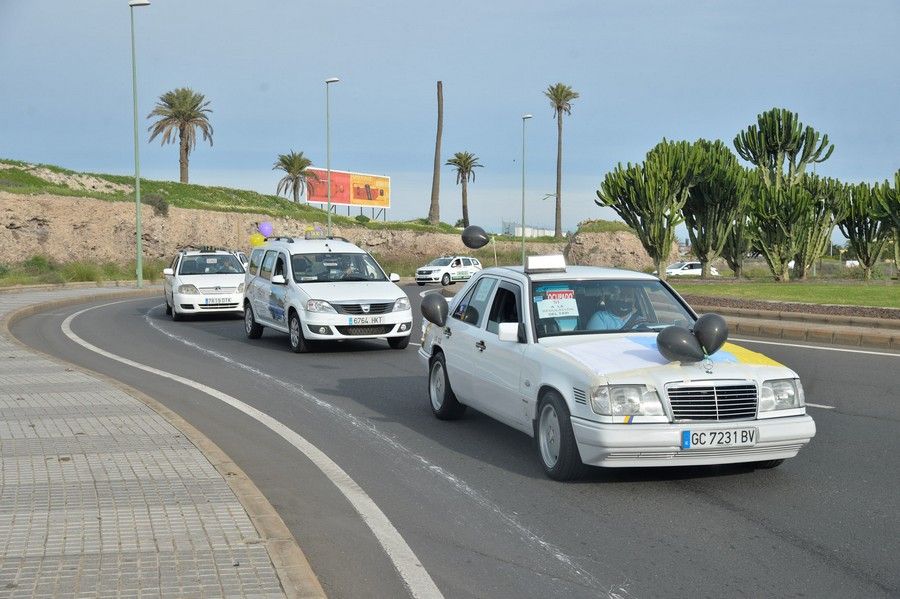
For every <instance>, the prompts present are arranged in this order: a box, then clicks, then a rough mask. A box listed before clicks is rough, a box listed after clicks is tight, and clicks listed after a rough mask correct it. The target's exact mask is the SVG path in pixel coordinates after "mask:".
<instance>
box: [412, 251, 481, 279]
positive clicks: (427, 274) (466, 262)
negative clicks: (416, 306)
mask: <svg viewBox="0 0 900 599" xmlns="http://www.w3.org/2000/svg"><path fill="white" fill-rule="evenodd" d="M480 270H481V262H479V261H478V259H477V258H470V257H468V256H442V257H440V258H435V259H434V260H432V261H431V262H429V263H428V264H426V265H425V266H422V267H420V268H418V269H417V270H416V283H418V284H419V285H424V284H425V283H440V284H441V285H444V286H445V287H446V286H447V285H452V284H453V283H456V282H459V281H468V280H469V279H470V278H471V277H472V275H474V274H475V273H477V272H478V271H480Z"/></svg>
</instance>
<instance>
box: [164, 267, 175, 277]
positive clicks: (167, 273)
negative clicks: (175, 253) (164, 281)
mask: <svg viewBox="0 0 900 599" xmlns="http://www.w3.org/2000/svg"><path fill="white" fill-rule="evenodd" d="M174 274H175V271H174V270H173V269H171V268H164V269H163V276H166V277H171V276H173V275H174Z"/></svg>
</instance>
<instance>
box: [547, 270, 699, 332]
mask: <svg viewBox="0 0 900 599" xmlns="http://www.w3.org/2000/svg"><path fill="white" fill-rule="evenodd" d="M531 296H532V309H533V318H534V322H535V327H536V329H537V336H538V338H541V337H551V336H557V335H584V334H593V333H617V332H621V331H659V330H661V329H664V328H665V327H667V326H669V325H673V324H674V325H681V326H685V327H689V326H691V325H692V324H693V322H694V319H693V318H692V317H691V315H690V314H689V313H688V311H687V310H686V309H685V308H684V307H683V306H682V305H681V303H680V302H679V301H678V299H676V298H675V296H674V295H672V293H671V292H670V291H669V290H668V289H667V288H666V287H664V286H663V284H662V283H660V282H659V281H650V280H648V281H565V280H561V281H540V282H534V283H532V284H531Z"/></svg>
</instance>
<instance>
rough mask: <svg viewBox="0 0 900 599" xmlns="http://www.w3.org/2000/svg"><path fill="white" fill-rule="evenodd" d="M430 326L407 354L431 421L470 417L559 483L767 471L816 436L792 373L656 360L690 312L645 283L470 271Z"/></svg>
mask: <svg viewBox="0 0 900 599" xmlns="http://www.w3.org/2000/svg"><path fill="white" fill-rule="evenodd" d="M427 297H429V298H434V300H435V301H431V302H429V305H434V304H436V303H439V300H438V296H437V294H429V296H427ZM426 312H427V309H426ZM431 318H433V320H431V322H428V323H426V325H425V327H424V330H423V334H422V344H421V347H420V349H419V352H418V353H419V357H420V359H421V362H422V364H423V366H424V367H425V369H426V370H427V372H428V394H429V400H430V401H429V403H430V405H431V409H432V411H433V413H434V415H435V416H436V417H437V418H439V419H442V420H449V419H453V418H458V417H459V416H461V415H462V413H463V412H464V411H465V409H466V407H472V408H474V409H476V410H478V411H479V412H482V413H484V414H487V415H488V416H491V417H492V418H494V419H496V420H499V421H501V422H503V423H505V424H507V425H509V426H511V427H513V428H515V429H517V430H520V431H522V432H523V433H525V434H528V435H531V436H534V437H536V439H537V444H536V445H537V449H538V452H537V453H538V457H539V458H540V461H541V464H542V465H543V467H544V470H545V471H546V473H547V474H548V476H550V477H551V478H554V479H557V480H567V479H572V478H577V477H578V476H580V475H581V473H582V471H583V465H585V464H587V465H591V466H606V467H634V466H691V465H705V464H730V463H739V462H751V463H754V464H755V466H756V467H761V468H772V467H774V466H777V465H778V464H780V463H781V462H782V461H783V460H785V459H787V458H791V457H794V456H795V455H797V452H798V451H800V449H801V448H803V447H804V446H805V445H806V444H807V443H809V441H810V440H811V439H812V438H813V436H814V435H815V432H816V427H815V423H814V422H813V420H812V418H810V417H809V415H807V413H806V407H805V400H804V394H803V386H802V385H801V384H800V378H799V377H798V376H797V373H795V372H794V371H792V370H791V369H789V368H786V367H785V366H782V365H781V364H779V363H778V362H776V361H774V360H771V359H769V358H767V357H766V356H764V355H762V354H759V353H757V352H754V351H751V350H748V349H745V348H743V347H740V346H738V345H734V344H732V343H724V345H721V347H720V348H717V349H716V350H714V351H713V353H712V354H710V355H709V356H708V357H707V358H705V359H703V360H701V361H698V362H690V361H670V360H669V359H667V358H666V357H664V356H663V354H662V351H661V350H660V348H659V346H658V345H657V335H658V334H659V333H660V331H662V330H664V329H667V328H670V327H672V325H675V326H676V327H679V328H683V329H684V331H685V333H687V334H692V333H690V331H688V329H690V328H692V327H694V326H695V324H696V322H697V316H696V315H695V314H694V312H693V311H692V310H691V309H690V308H689V307H688V305H687V304H686V303H685V302H684V300H683V299H681V298H680V297H679V296H678V294H676V293H675V292H674V291H673V290H672V289H671V287H669V286H668V285H666V284H665V283H663V282H662V281H660V280H659V279H658V278H656V277H654V276H652V275H646V274H643V273H638V272H630V271H625V270H617V269H611V268H596V267H588V266H570V267H566V265H565V263H564V261H563V260H562V256H531V257H529V258H528V263H527V264H526V267H525V268H524V269H523V268H522V267H521V266H515V267H499V268H488V269H485V270H484V271H482V272H480V273H479V274H478V275H476V276H475V277H473V278H472V280H471V281H469V282H468V283H467V284H466V286H465V287H463V288H462V289H461V290H460V292H459V293H457V294H456V296H455V297H454V298H453V299H452V300H450V302H449V305H447V306H445V307H444V309H443V310H442V311H440V312H438V311H435V312H434V313H432V314H431Z"/></svg>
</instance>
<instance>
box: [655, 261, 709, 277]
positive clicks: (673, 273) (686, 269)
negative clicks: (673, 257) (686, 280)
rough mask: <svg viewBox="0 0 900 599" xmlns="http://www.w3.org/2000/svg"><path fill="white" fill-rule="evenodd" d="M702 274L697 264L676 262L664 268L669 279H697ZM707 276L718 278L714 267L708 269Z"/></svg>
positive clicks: (700, 267) (699, 265)
mask: <svg viewBox="0 0 900 599" xmlns="http://www.w3.org/2000/svg"><path fill="white" fill-rule="evenodd" d="M702 272H703V269H702V266H701V264H700V263H699V262H676V263H675V264H670V265H668V266H667V267H666V274H667V275H668V276H670V277H699V276H700V275H701V274H702ZM709 274H711V275H712V276H714V277H718V276H719V271H718V270H716V267H715V266H711V267H710V268H709Z"/></svg>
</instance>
